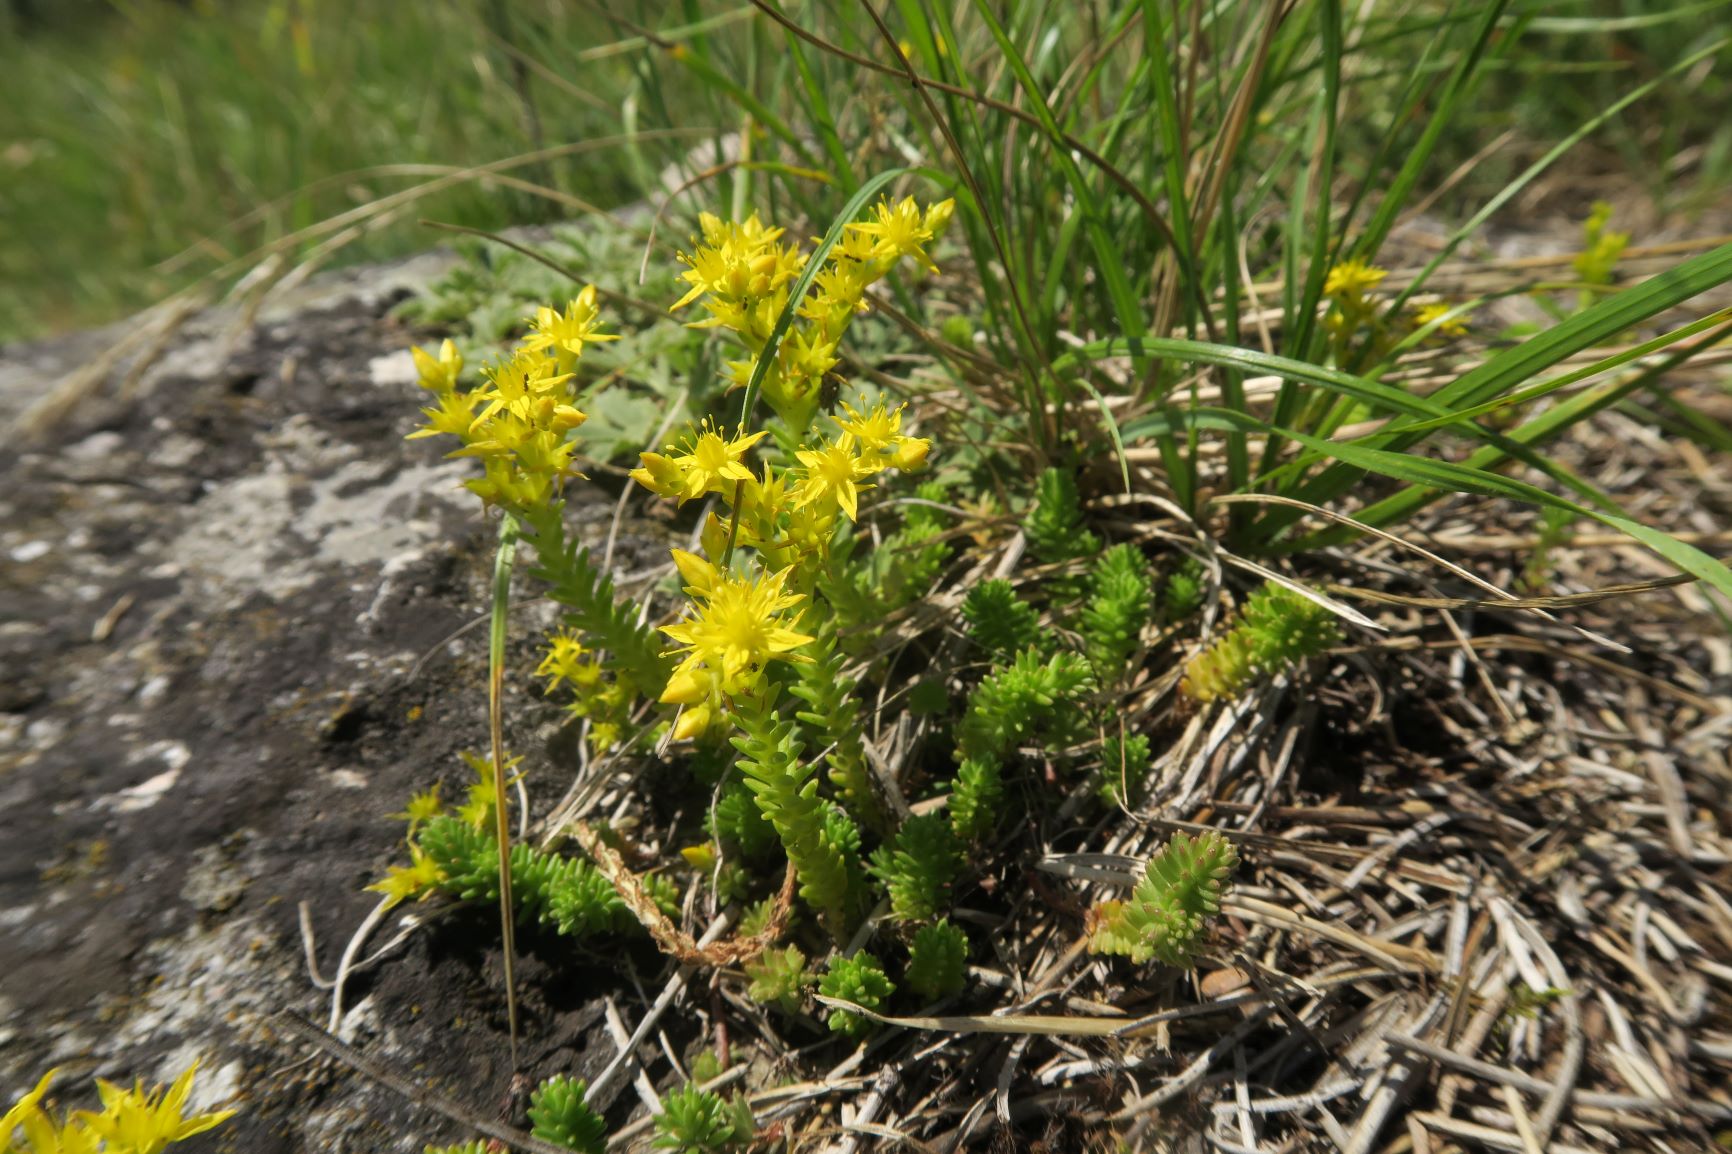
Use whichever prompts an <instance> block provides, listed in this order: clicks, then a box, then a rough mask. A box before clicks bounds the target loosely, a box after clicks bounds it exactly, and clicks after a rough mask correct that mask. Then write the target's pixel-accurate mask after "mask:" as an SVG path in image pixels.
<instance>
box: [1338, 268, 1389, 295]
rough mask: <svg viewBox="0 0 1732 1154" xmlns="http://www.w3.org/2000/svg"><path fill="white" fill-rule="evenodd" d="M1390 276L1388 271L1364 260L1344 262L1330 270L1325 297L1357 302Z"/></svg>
mask: <svg viewBox="0 0 1732 1154" xmlns="http://www.w3.org/2000/svg"><path fill="white" fill-rule="evenodd" d="M1388 275H1389V270H1388V269H1382V268H1378V267H1376V266H1375V265H1369V264H1366V263H1365V262H1364V261H1362V260H1349V261H1343V262H1342V263H1341V264H1338V265H1336V266H1335V267H1334V268H1332V269H1330V270H1329V276H1328V277H1327V278H1326V279H1325V280H1324V282H1323V295H1324V296H1326V297H1331V298H1333V299H1335V300H1337V301H1357V300H1359V299H1360V298H1361V297H1363V296H1364V295H1365V294H1366V293H1367V292H1369V291H1370V290H1371V289H1374V288H1376V287H1377V286H1378V285H1379V284H1380V283H1382V281H1383V278H1384V277H1386V276H1388Z"/></svg>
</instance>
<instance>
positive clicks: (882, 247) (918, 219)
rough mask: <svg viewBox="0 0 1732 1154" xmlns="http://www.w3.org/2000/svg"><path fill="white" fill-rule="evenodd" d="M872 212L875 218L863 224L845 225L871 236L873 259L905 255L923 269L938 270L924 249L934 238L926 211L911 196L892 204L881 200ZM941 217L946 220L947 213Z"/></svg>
mask: <svg viewBox="0 0 1732 1154" xmlns="http://www.w3.org/2000/svg"><path fill="white" fill-rule="evenodd" d="M935 207H936V206H935ZM872 212H873V216H874V218H875V219H873V220H871V221H869V222H867V223H865V224H851V225H849V226H848V228H849V229H850V230H852V231H853V232H855V233H858V234H859V235H861V236H867V237H871V238H872V242H873V243H872V256H873V258H874V259H876V260H892V261H893V260H898V259H900V258H902V257H905V256H906V257H913V258H914V260H915V261H916V262H917V263H919V264H920V265H922V266H924V267H925V268H928V269H931V270H932V271H934V272H936V271H937V269H938V266H937V265H935V264H933V263H932V257H931V256H929V255H927V252H926V246H927V245H929V244H931V243H932V239H933V230H932V228H931V227H930V226H929V225H928V223H927V217H928V214H927V213H923V212H921V211H920V207H919V206H918V205H916V204H915V203H914V198H913V197H912V196H905V197H903V198H902V200H901V201H899V202H898V203H897V204H895V205H892V204H890V203H889V202H888V201H881V202H880V203H879V204H877V205H875V206H874V207H873V210H872ZM943 219H944V220H946V221H947V220H949V216H948V215H945V216H944V217H943Z"/></svg>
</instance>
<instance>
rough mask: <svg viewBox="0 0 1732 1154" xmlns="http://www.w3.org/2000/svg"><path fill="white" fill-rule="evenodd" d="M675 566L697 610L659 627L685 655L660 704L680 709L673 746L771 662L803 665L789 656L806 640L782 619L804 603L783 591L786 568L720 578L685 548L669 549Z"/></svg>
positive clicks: (755, 683) (755, 681) (795, 620)
mask: <svg viewBox="0 0 1732 1154" xmlns="http://www.w3.org/2000/svg"><path fill="white" fill-rule="evenodd" d="M674 564H675V565H676V566H678V567H679V571H680V575H681V576H682V577H684V578H685V579H686V580H687V581H688V582H690V584H688V585H687V586H686V592H687V593H688V594H690V595H691V597H692V598H693V600H694V602H695V603H696V608H697V612H696V613H695V614H694V615H693V616H692V618H691V619H690V620H686V621H681V622H679V623H677V624H674V625H663V626H662V627H661V629H662V632H663V633H666V634H667V635H668V636H669V637H671V638H673V639H674V640H675V641H677V642H679V643H680V649H679V652H680V653H681V654H682V655H683V660H682V661H681V662H680V665H679V667H678V668H677V669H675V670H674V674H673V676H672V677H671V678H669V679H668V686H667V689H666V690H665V691H664V692H663V693H662V697H661V699H662V701H664V702H667V703H669V704H674V705H682V706H684V707H685V708H684V709H683V710H682V711H681V713H680V720H679V722H678V724H677V725H675V727H674V740H676V741H679V740H683V739H685V738H688V737H694V736H696V735H697V734H699V733H702V732H703V731H704V730H705V729H707V728H709V726H710V723H711V722H712V721H714V720H715V719H716V717H717V716H718V715H719V713H720V711H721V709H722V708H723V704H724V702H725V700H726V699H727V698H730V697H737V696H739V695H741V694H746V693H753V692H755V691H756V690H757V688H758V687H759V685H760V684H761V682H762V680H763V675H764V667H765V666H766V665H767V664H769V663H770V662H771V661H776V660H781V661H804V660H807V658H804V657H801V656H800V655H798V654H797V653H795V652H794V651H795V650H796V649H798V648H800V646H802V645H805V644H806V643H807V642H809V641H811V640H812V638H811V637H810V636H808V635H806V634H804V633H800V632H798V631H797V630H796V629H795V628H794V626H797V625H798V624H799V616H798V615H797V614H796V615H795V616H794V617H792V618H787V617H784V616H783V614H784V612H785V611H787V610H789V609H792V608H793V607H794V606H796V605H798V604H799V603H800V602H802V601H804V600H805V599H806V598H805V596H804V595H803V594H799V593H789V592H787V591H786V585H787V582H788V576H789V574H790V573H791V572H792V571H793V570H792V567H789V568H784V569H780V570H777V571H776V572H774V573H763V572H759V573H756V574H752V575H746V576H737V575H735V574H732V573H727V574H724V573H723V572H722V571H721V570H719V569H717V568H716V566H715V565H713V564H711V563H710V562H709V561H706V560H705V559H704V558H702V557H699V556H698V555H697V554H695V553H688V552H686V551H685V550H683V549H675V550H674Z"/></svg>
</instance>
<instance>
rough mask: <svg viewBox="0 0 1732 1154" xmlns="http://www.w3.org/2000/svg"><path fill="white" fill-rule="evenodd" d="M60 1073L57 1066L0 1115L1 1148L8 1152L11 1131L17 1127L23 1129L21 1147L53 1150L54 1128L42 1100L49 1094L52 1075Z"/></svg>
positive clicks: (54, 1145)
mask: <svg viewBox="0 0 1732 1154" xmlns="http://www.w3.org/2000/svg"><path fill="white" fill-rule="evenodd" d="M59 1073H60V1070H59V1068H58V1067H56V1068H55V1069H52V1070H50V1071H48V1073H46V1074H44V1075H42V1081H40V1082H38V1083H36V1089H34V1090H32V1091H30V1093H28V1094H26V1095H24V1097H22V1098H20V1099H18V1101H17V1102H15V1103H14V1104H13V1106H12V1108H11V1109H10V1110H8V1111H6V1116H5V1117H3V1118H0V1150H4V1151H11V1150H12V1149H13V1148H14V1147H13V1145H12V1132H13V1131H14V1130H17V1129H18V1128H19V1127H20V1126H22V1127H23V1128H24V1141H25V1142H26V1143H27V1145H25V1146H24V1147H22V1148H21V1149H25V1150H32V1151H36V1150H42V1151H50V1150H54V1149H55V1148H56V1146H57V1145H58V1143H56V1142H55V1136H56V1130H55V1126H54V1123H53V1121H52V1120H51V1119H50V1118H49V1117H48V1115H46V1114H44V1113H43V1112H42V1099H43V1098H44V1097H45V1096H46V1095H47V1094H48V1087H49V1086H51V1085H53V1084H54V1079H55V1077H56V1076H57V1075H58V1074H59Z"/></svg>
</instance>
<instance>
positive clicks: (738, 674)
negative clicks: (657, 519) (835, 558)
mask: <svg viewBox="0 0 1732 1154" xmlns="http://www.w3.org/2000/svg"><path fill="white" fill-rule="evenodd" d="M862 407H863V408H864V407H865V406H864V403H863V404H862ZM842 409H843V411H844V412H845V413H846V414H847V416H846V417H845V418H840V417H839V418H833V421H834V424H835V426H836V428H835V431H834V432H833V433H832V434H830V435H829V436H827V437H825V438H823V439H819V440H817V441H815V442H813V443H812V444H811V446H810V447H808V448H801V449H799V450H797V451H796V452H795V454H794V456H795V459H796V461H797V462H798V463H797V464H795V465H794V466H792V467H790V468H788V469H785V470H782V471H777V470H776V469H775V468H774V467H772V466H771V465H768V464H766V465H764V466H763V467H762V471H761V472H755V471H753V469H752V467H751V466H750V464H749V463H748V461H747V454H748V453H749V451H750V450H751V448H752V446H753V445H755V444H756V443H757V442H758V441H759V439H760V438H762V437H763V435H764V434H762V433H751V434H746V435H739V436H735V437H732V438H728V437H725V436H723V435H722V434H721V433H718V432H716V431H715V430H714V429H713V428H710V427H708V426H705V427H704V428H702V429H699V430H695V431H693V432H692V433H691V434H689V435H688V436H687V437H686V438H685V440H684V441H683V442H682V443H681V445H680V446H679V447H677V448H676V447H672V446H670V447H669V449H668V451H667V452H666V453H644V454H643V464H642V466H641V467H640V468H637V469H634V470H633V471H632V479H633V480H635V481H637V482H638V483H639V484H640V485H642V486H644V487H645V488H646V489H649V490H650V491H651V492H654V493H657V494H660V495H661V496H664V497H671V498H674V499H676V500H679V501H681V502H682V503H683V502H685V501H690V500H693V499H694V498H697V497H701V496H704V495H706V494H715V495H716V496H718V497H719V498H721V502H722V504H723V506H725V507H726V508H727V509H728V510H729V513H728V516H727V517H726V518H723V517H721V516H718V515H717V514H716V513H714V512H712V513H710V514H709V517H708V519H707V520H706V521H705V523H704V526H703V531H702V533H701V534H700V541H701V542H702V545H703V550H704V553H705V554H706V555H707V557H701V556H698V555H696V554H693V553H687V552H684V551H682V550H675V552H674V561H675V564H676V565H678V567H679V570H680V573H681V574H682V575H683V576H684V577H685V579H686V582H687V584H686V592H687V593H688V594H690V595H691V597H692V598H693V616H692V618H691V620H689V621H686V622H681V623H680V624H678V625H668V626H663V627H662V628H663V632H665V633H667V634H668V635H669V636H670V637H672V638H673V639H674V640H675V641H678V642H679V643H680V645H681V646H682V648H681V649H680V653H682V654H683V659H682V662H681V664H680V666H679V668H678V669H677V670H676V671H675V673H674V676H673V679H672V680H671V681H670V682H669V683H668V686H667V690H666V691H665V692H664V693H663V694H662V698H661V699H662V701H664V702H670V703H675V704H679V705H683V706H685V707H686V708H685V710H684V711H683V712H682V713H681V716H680V720H679V722H678V724H677V725H676V726H675V731H674V736H675V738H676V739H680V738H685V737H691V736H694V735H695V734H698V733H701V732H703V731H704V730H705V729H706V728H707V727H709V726H710V725H711V724H712V723H713V722H714V721H715V720H716V719H717V718H718V717H719V716H720V714H721V712H722V709H723V705H724V702H725V701H726V699H728V698H732V697H736V696H738V695H740V694H744V693H751V692H754V691H755V690H756V689H757V688H758V687H759V686H760V684H761V682H762V677H763V672H764V668H765V666H766V665H768V664H769V662H771V661H778V660H780V661H797V660H803V659H802V658H800V657H799V656H797V655H796V654H795V653H794V650H796V649H798V648H799V647H800V646H801V645H804V644H805V643H806V642H808V641H810V640H811V638H810V637H808V636H805V635H804V634H801V633H799V632H796V626H797V624H798V622H797V618H795V619H784V618H782V617H781V614H782V613H783V612H784V611H786V610H789V609H792V608H794V607H795V606H797V605H799V604H800V603H801V602H802V601H804V600H805V599H806V594H807V593H808V592H810V590H811V589H812V588H813V587H814V585H815V584H816V582H817V578H818V576H819V574H820V573H821V572H822V571H823V570H824V568H825V565H826V562H827V560H828V557H829V549H830V542H831V540H832V538H834V537H835V535H836V530H837V527H838V525H839V524H840V519H841V518H842V517H846V518H847V519H848V520H850V521H853V520H856V519H858V517H859V514H860V506H859V502H860V493H861V491H862V490H865V489H870V488H871V487H872V486H871V485H869V484H866V483H865V481H866V479H867V478H869V477H873V476H876V475H877V474H879V473H881V472H883V471H884V470H886V469H891V468H896V469H903V470H908V471H912V470H915V469H918V468H920V467H921V466H922V465H924V464H925V462H926V456H927V453H928V452H929V451H930V449H931V442H930V441H927V440H925V439H923V438H919V437H908V436H904V435H903V434H902V412H903V407H902V406H898V407H897V408H895V409H889V408H886V406H885V405H884V403H883V402H882V401H880V402H878V403H877V404H875V405H872V406H871V407H870V408H866V409H865V411H864V412H862V411H860V410H859V409H856V408H854V407H853V406H851V405H848V404H846V403H845V404H843V406H842ZM736 548H738V549H749V550H751V551H753V552H754V553H756V554H757V557H758V563H759V565H760V566H762V568H761V569H759V570H757V571H756V572H750V571H748V572H747V573H746V574H744V575H736V574H733V573H724V572H722V571H721V570H720V569H718V568H717V566H719V565H721V564H723V563H724V561H725V559H727V558H728V556H729V554H730V552H731V551H732V549H736Z"/></svg>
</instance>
